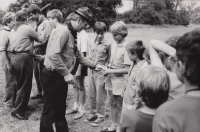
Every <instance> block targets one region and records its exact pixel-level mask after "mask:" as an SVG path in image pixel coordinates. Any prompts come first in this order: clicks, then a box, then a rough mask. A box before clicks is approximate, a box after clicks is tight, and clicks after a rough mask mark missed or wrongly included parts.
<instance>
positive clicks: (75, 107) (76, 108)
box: [73, 102, 79, 110]
mask: <svg viewBox="0 0 200 132" xmlns="http://www.w3.org/2000/svg"><path fill="white" fill-rule="evenodd" d="M78 108H79V103H78V102H74V108H73V109H74V110H78Z"/></svg>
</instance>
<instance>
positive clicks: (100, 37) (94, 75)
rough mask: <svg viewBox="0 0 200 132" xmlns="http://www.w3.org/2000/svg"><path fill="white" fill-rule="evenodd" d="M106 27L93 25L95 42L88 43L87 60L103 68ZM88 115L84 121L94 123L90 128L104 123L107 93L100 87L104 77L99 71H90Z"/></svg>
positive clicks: (105, 58)
mask: <svg viewBox="0 0 200 132" xmlns="http://www.w3.org/2000/svg"><path fill="white" fill-rule="evenodd" d="M105 32H106V25H105V24H104V23H103V22H96V23H95V25H94V33H95V35H96V38H95V40H93V41H91V42H90V43H89V58H90V59H91V60H92V61H94V62H96V64H99V65H103V66H105V65H106V63H107V60H108V47H109V45H110V43H109V42H108V41H107V40H106V39H105V38H104V33H105ZM89 78H90V85H89V88H90V92H89V100H90V114H89V115H88V117H87V118H86V119H85V122H92V121H94V122H93V123H92V124H91V126H94V127H95V126H99V125H101V124H102V123H103V122H104V116H105V102H106V96H107V91H106V89H105V86H103V85H102V81H103V80H104V76H103V75H102V74H101V71H99V70H97V69H96V70H95V69H94V70H90V71H89Z"/></svg>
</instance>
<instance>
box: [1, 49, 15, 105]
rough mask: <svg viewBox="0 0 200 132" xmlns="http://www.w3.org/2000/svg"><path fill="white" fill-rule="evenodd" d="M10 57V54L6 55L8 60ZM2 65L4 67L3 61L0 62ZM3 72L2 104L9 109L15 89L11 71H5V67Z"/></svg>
mask: <svg viewBox="0 0 200 132" xmlns="http://www.w3.org/2000/svg"><path fill="white" fill-rule="evenodd" d="M10 56H11V54H10V53H8V58H10ZM2 65H4V61H3V60H2ZM4 72H5V93H4V100H3V104H4V105H6V106H9V107H11V106H12V99H13V95H14V89H15V87H16V81H15V78H14V75H13V72H12V69H7V67H5V69H4Z"/></svg>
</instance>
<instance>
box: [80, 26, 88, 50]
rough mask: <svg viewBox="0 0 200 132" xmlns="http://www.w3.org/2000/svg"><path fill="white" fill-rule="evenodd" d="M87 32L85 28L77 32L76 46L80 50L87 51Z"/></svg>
mask: <svg viewBox="0 0 200 132" xmlns="http://www.w3.org/2000/svg"><path fill="white" fill-rule="evenodd" d="M88 41H89V40H88V34H87V33H86V31H85V30H82V31H81V32H80V33H78V34H77V48H78V49H79V51H81V52H87V49H88Z"/></svg>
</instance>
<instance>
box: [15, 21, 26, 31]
mask: <svg viewBox="0 0 200 132" xmlns="http://www.w3.org/2000/svg"><path fill="white" fill-rule="evenodd" d="M22 25H26V23H25V22H24V21H17V22H16V24H15V27H14V28H13V30H14V31H15V32H16V31H17V29H18V28H19V27H20V26H22Z"/></svg>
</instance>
